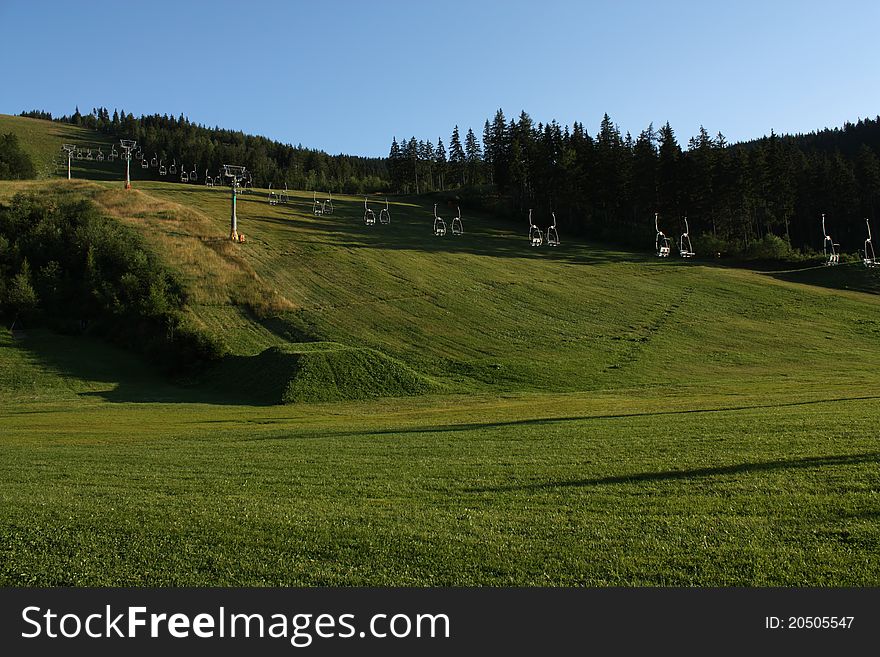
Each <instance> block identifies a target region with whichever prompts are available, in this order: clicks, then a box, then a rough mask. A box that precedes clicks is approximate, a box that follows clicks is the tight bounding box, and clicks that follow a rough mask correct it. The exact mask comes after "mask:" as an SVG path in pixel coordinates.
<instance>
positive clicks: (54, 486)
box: [0, 182, 880, 585]
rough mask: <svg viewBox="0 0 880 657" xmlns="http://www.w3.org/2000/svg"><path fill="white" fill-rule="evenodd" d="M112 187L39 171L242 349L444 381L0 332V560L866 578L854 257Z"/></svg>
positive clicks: (263, 576) (457, 577) (874, 318)
mask: <svg viewBox="0 0 880 657" xmlns="http://www.w3.org/2000/svg"><path fill="white" fill-rule="evenodd" d="M65 185H67V183H65ZM138 186H139V188H140V190H141V191H140V192H137V193H135V194H131V195H128V196H125V195H124V194H123V192H121V191H119V190H117V189H116V186H115V185H92V184H87V183H73V184H72V185H67V186H66V187H63V188H64V189H66V190H68V191H71V192H73V191H75V192H76V193H78V194H86V195H89V196H91V197H92V198H94V199H95V200H96V201H97V202H99V204H101V205H102V206H103V207H104V208H105V209H106V210H107V211H108V212H110V213H111V214H115V215H116V216H119V217H120V219H121V220H124V221H127V222H130V223H132V224H133V225H138V226H140V227H141V228H143V229H144V230H145V234H146V235H147V236H148V238H149V239H151V240H153V243H154V244H155V245H156V247H157V248H158V249H160V250H162V252H163V253H164V254H165V256H166V257H167V258H168V259H169V260H170V261H172V262H174V263H176V265H177V266H178V267H179V268H180V269H181V270H182V271H183V272H184V273H185V276H186V278H187V282H188V285H189V286H190V289H191V291H192V293H193V309H192V312H193V316H194V317H196V318H197V319H198V320H199V321H201V322H203V323H204V326H205V327H206V328H207V329H208V330H212V331H218V332H219V331H222V332H223V334H224V335H226V336H227V338H228V341H229V343H230V347H231V348H232V350H233V352H235V353H237V354H238V355H239V356H240V357H242V358H246V357H255V355H256V354H259V353H260V352H261V351H262V350H264V349H265V348H267V347H270V346H273V345H285V344H286V343H287V338H289V337H291V336H292V335H298V334H300V332H301V333H308V334H310V335H312V336H314V337H319V338H321V339H323V340H325V341H328V342H329V343H330V347H329V348H336V347H333V345H340V344H341V345H347V346H351V347H358V348H360V347H367V348H371V349H375V350H378V351H380V352H382V353H384V354H387V355H388V356H390V357H393V358H394V359H398V360H399V361H401V362H402V363H405V364H406V365H407V366H409V367H411V368H413V369H414V370H416V371H418V372H421V373H423V374H425V375H427V376H429V377H430V378H431V380H432V381H436V382H437V383H438V384H440V385H441V386H443V390H445V392H446V393H447V394H443V395H428V396H422V397H416V398H410V399H384V400H375V401H365V402H345V403H335V404H299V405H293V406H281V407H271V406H270V407H267V406H242V405H235V404H234V403H233V402H235V401H236V397H235V396H232V395H230V394H229V393H228V391H226V392H218V390H217V389H208V388H206V387H198V388H179V387H175V386H172V385H170V384H167V383H165V382H162V381H159V380H157V379H155V377H153V376H152V375H150V374H149V372H148V371H145V369H144V368H143V367H142V366H140V364H139V363H137V362H136V361H135V360H134V359H131V358H129V357H126V356H124V355H120V354H118V353H117V352H115V351H113V350H112V349H109V348H107V347H105V346H103V345H100V344H98V343H92V342H88V341H85V342H83V341H82V340H77V339H72V338H62V337H57V336H50V335H45V334H41V333H37V334H34V335H31V336H29V337H28V338H27V339H26V340H24V341H22V342H21V343H19V344H13V342H12V341H11V339H10V338H9V337H8V336H4V337H3V338H0V395H2V396H3V398H4V400H5V401H6V403H4V404H3V405H2V407H0V424H2V425H3V426H4V428H6V429H7V430H6V431H4V432H3V433H4V437H3V439H2V440H0V452H2V457H0V464H2V465H0V482H2V483H0V554H2V559H0V563H2V564H3V565H2V566H0V581H2V582H4V583H7V584H16V583H17V584H36V583H44V584H45V583H48V584H60V583H70V584H87V583H91V584H95V583H116V584H138V583H140V584H167V583H176V584H183V583H187V584H232V583H236V584H295V583H300V584H534V585H542V584H595V585H608V584H701V585H718V584H756V585H766V584H817V585H823V584H837V585H841V584H851V585H876V584H877V582H878V581H880V557H878V556H877V555H878V554H880V551H878V547H880V546H878V542H880V540H878V537H880V531H878V523H877V495H878V489H880V474H878V468H877V463H878V460H880V448H878V446H877V442H876V435H877V433H876V431H877V430H876V418H877V417H878V416H880V400H878V397H877V394H876V390H877V389H878V387H877V378H878V377H877V374H876V373H877V371H878V366H880V354H878V351H877V348H876V347H877V343H878V339H880V312H878V309H880V308H878V298H877V297H876V296H873V295H869V294H864V293H861V292H854V291H848V290H841V289H835V288H843V287H845V286H850V287H852V288H856V289H863V290H871V289H872V285H874V283H873V281H872V279H871V278H865V277H864V276H863V275H862V273H861V272H859V271H857V270H855V269H854V268H850V269H847V270H844V269H842V268H839V269H837V270H834V271H829V270H825V269H820V270H811V271H807V272H799V273H795V272H780V273H759V272H752V271H748V270H744V269H727V268H723V267H718V266H714V265H713V264H712V263H703V264H699V263H692V264H684V263H680V262H675V261H671V262H657V261H654V260H652V259H650V258H647V257H643V256H640V255H638V254H631V253H626V254H622V253H615V252H611V251H608V250H607V249H600V248H597V247H595V245H587V244H582V243H581V244H569V243H567V242H566V243H565V244H564V245H563V246H562V247H560V248H559V249H557V250H555V251H551V250H548V249H543V250H539V251H536V250H530V249H529V248H528V247H527V246H526V245H525V240H524V239H523V237H522V235H519V234H517V235H514V234H511V233H510V232H509V231H508V230H507V228H506V227H504V226H501V225H497V224H494V223H492V222H490V221H488V220H486V219H485V218H474V217H468V216H466V217H465V229H466V231H467V234H466V235H465V236H464V237H462V238H460V239H458V240H453V239H452V238H451V237H447V238H446V239H444V240H439V239H435V238H433V237H432V236H431V235H430V209H429V208H425V207H421V206H419V205H417V204H414V203H412V202H408V201H406V200H400V201H398V202H396V203H394V204H393V205H392V213H393V217H394V223H392V225H391V226H385V227H383V226H376V227H375V228H372V229H368V228H367V227H365V226H363V225H362V224H361V223H360V222H359V219H360V217H361V215H362V204H361V203H362V200H359V199H354V198H340V199H337V200H336V201H337V202H336V205H337V208H338V212H337V213H336V214H334V215H333V216H332V217H326V218H316V217H313V216H312V215H311V214H310V213H309V208H310V199H311V194H310V193H309V194H305V193H303V194H301V195H297V196H296V198H295V203H294V204H293V205H291V206H287V207H284V206H280V207H269V206H268V205H267V204H266V203H265V202H264V201H258V200H257V199H256V198H253V197H243V198H242V200H241V202H240V203H239V218H240V226H241V229H242V230H243V231H244V232H245V233H246V234H247V235H248V238H249V239H248V243H247V244H246V245H243V246H242V247H232V246H231V245H229V244H226V243H223V242H215V241H211V239H210V238H212V237H218V236H220V235H222V234H223V232H224V231H225V229H226V222H227V212H228V198H227V193H226V192H222V191H220V190H211V189H206V188H204V187H199V186H181V185H171V184H162V183H147V182H142V183H140V184H139V185H138ZM20 187H22V186H20V185H18V186H12V185H0V197H2V196H5V195H8V194H9V193H11V191H12V190H13V188H15V189H18V188H20ZM447 214H448V212H447ZM563 239H565V235H564V234H563ZM800 281H804V282H808V283H810V285H805V284H803V283H802V282H800ZM247 307H252V308H257V309H258V310H260V311H261V312H264V313H267V314H269V315H278V319H273V320H264V321H260V320H257V319H256V316H255V314H254V313H253V312H251V311H249V310H247V309H246V308H247ZM321 344H322V343H318V344H314V345H312V346H311V347H309V346H307V345H299V346H296V345H294V346H293V347H292V348H293V349H294V350H297V349H299V350H304V349H319V350H320V349H324V348H325V347H323V346H321ZM287 348H291V347H287ZM107 363H112V365H108V364H107ZM243 385H244V386H250V385H252V383H251V382H250V381H247V380H243Z"/></svg>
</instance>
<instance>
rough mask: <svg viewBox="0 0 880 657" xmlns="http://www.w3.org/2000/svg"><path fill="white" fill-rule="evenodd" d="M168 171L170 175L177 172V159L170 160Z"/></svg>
mask: <svg viewBox="0 0 880 657" xmlns="http://www.w3.org/2000/svg"><path fill="white" fill-rule="evenodd" d="M168 173H170V174H171V175H172V176H173V175H176V174H177V160H172V162H171V168H169V169H168Z"/></svg>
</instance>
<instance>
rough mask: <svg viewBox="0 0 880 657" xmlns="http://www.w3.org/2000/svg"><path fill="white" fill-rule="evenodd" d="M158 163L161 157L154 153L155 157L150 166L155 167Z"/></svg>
mask: <svg viewBox="0 0 880 657" xmlns="http://www.w3.org/2000/svg"><path fill="white" fill-rule="evenodd" d="M158 164H159V158H157V157H156V156H155V155H154V156H153V159H152V160H150V166H151V167H154V166H156V165H158Z"/></svg>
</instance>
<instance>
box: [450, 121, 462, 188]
mask: <svg viewBox="0 0 880 657" xmlns="http://www.w3.org/2000/svg"><path fill="white" fill-rule="evenodd" d="M449 164H450V165H451V166H450V168H451V169H452V175H453V176H454V177H455V178H457V179H458V180H459V182H460V184H461V185H464V165H465V156H464V149H463V148H462V147H461V137H459V134H458V126H455V129H453V131H452V138H451V139H450V140H449Z"/></svg>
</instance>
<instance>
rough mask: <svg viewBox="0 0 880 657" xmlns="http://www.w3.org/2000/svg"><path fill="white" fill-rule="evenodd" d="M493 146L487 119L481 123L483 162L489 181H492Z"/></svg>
mask: <svg viewBox="0 0 880 657" xmlns="http://www.w3.org/2000/svg"><path fill="white" fill-rule="evenodd" d="M494 162H495V160H494V146H493V143H492V126H491V125H489V119H486V122H485V123H484V124H483V164H484V165H485V167H484V170H485V171H486V172H487V174H488V178H489V183H492V182H494V175H493V174H494Z"/></svg>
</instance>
